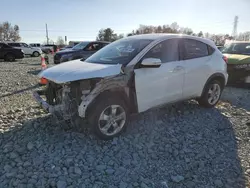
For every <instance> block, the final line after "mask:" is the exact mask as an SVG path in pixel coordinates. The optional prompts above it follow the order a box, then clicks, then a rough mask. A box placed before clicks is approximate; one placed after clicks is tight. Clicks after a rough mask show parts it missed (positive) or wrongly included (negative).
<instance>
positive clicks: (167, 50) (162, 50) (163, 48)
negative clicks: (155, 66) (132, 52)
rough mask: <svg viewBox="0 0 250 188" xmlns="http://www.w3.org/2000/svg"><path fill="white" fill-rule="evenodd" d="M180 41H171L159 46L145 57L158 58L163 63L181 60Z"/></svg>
mask: <svg viewBox="0 0 250 188" xmlns="http://www.w3.org/2000/svg"><path fill="white" fill-rule="evenodd" d="M178 46H179V40H178V39H169V40H166V41H164V42H161V43H159V44H157V45H156V46H155V47H153V48H152V49H151V50H150V51H149V52H148V53H147V54H146V55H145V56H144V57H143V59H145V58H158V59H160V60H161V62H162V63H167V62H171V61H178V60H179V49H178Z"/></svg>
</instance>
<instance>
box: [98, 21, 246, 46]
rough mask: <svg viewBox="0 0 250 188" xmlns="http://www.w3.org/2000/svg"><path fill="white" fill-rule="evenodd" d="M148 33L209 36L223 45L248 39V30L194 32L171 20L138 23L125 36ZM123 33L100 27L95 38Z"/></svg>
mask: <svg viewBox="0 0 250 188" xmlns="http://www.w3.org/2000/svg"><path fill="white" fill-rule="evenodd" d="M148 33H178V34H186V35H192V36H198V37H204V38H209V39H211V40H213V41H214V42H215V43H216V44H217V45H224V43H225V41H226V40H227V39H229V40H232V39H235V40H240V41H242V40H250V31H248V32H244V33H239V35H237V37H235V38H234V37H232V36H230V35H229V34H211V33H208V32H205V33H203V31H200V32H198V33H195V32H194V31H193V30H192V29H191V28H189V27H181V26H179V25H178V23H177V22H173V23H172V24H170V25H159V26H152V25H139V27H138V28H137V29H135V30H133V31H132V32H131V33H128V34H127V36H133V35H140V34H148ZM124 36H125V35H124V34H117V33H115V32H114V30H112V29H111V28H106V29H101V30H100V31H99V33H98V35H97V37H96V40H105V41H110V42H113V41H115V40H117V39H120V38H123V37H124Z"/></svg>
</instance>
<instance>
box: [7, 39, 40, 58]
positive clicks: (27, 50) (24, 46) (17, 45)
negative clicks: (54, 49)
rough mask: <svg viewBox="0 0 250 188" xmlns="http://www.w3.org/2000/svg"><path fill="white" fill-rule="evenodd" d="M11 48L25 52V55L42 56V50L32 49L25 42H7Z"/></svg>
mask: <svg viewBox="0 0 250 188" xmlns="http://www.w3.org/2000/svg"><path fill="white" fill-rule="evenodd" d="M6 43H7V44H8V45H9V46H12V47H14V48H18V49H21V50H23V52H24V54H25V55H30V56H34V57H38V56H39V55H41V54H42V50H41V48H37V47H31V46H29V45H28V44H26V43H23V42H6Z"/></svg>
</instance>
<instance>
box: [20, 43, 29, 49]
mask: <svg viewBox="0 0 250 188" xmlns="http://www.w3.org/2000/svg"><path fill="white" fill-rule="evenodd" d="M20 45H21V46H22V47H26V48H27V47H29V46H28V44H25V43H20Z"/></svg>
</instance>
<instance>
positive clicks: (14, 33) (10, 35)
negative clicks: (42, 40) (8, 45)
mask: <svg viewBox="0 0 250 188" xmlns="http://www.w3.org/2000/svg"><path fill="white" fill-rule="evenodd" d="M1 40H2V41H14V42H15V41H20V40H21V37H20V35H19V26H18V25H14V27H13V26H12V25H11V23H10V22H7V21H6V22H3V23H2V24H0V41H1Z"/></svg>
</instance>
